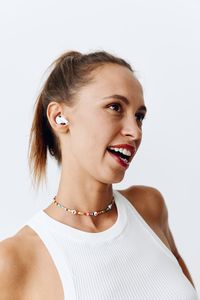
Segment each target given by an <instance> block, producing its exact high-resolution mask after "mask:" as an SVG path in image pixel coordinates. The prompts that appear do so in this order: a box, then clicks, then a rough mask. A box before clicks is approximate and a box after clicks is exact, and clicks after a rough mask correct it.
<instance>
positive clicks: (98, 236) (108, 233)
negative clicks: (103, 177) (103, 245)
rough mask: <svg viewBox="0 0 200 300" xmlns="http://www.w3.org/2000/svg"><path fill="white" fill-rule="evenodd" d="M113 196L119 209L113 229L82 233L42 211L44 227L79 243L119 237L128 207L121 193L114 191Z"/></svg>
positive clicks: (125, 220) (124, 223)
mask: <svg viewBox="0 0 200 300" xmlns="http://www.w3.org/2000/svg"><path fill="white" fill-rule="evenodd" d="M113 196H114V198H115V203H116V208H117V220H116V221H115V223H114V224H113V225H112V226H111V227H109V228H108V229H106V230H104V231H100V232H87V231H82V230H79V229H77V228H74V227H71V226H69V225H66V224H63V223H61V222H59V221H57V220H55V219H53V218H52V217H50V216H49V215H48V214H47V213H46V212H45V211H44V210H40V212H39V213H40V214H41V217H42V218H43V220H44V225H45V224H47V226H48V228H51V230H53V231H54V232H56V233H57V234H58V235H59V234H60V235H62V236H66V237H67V238H69V237H70V238H72V239H75V240H79V241H91V242H102V241H105V240H109V239H112V238H114V237H115V236H117V235H118V234H119V233H120V232H121V231H122V230H123V228H124V227H125V225H126V222H127V213H126V207H125V205H124V200H123V197H122V195H121V193H119V192H118V191H117V190H113Z"/></svg>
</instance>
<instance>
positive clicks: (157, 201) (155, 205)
mask: <svg viewBox="0 0 200 300" xmlns="http://www.w3.org/2000/svg"><path fill="white" fill-rule="evenodd" d="M148 189H149V192H150V194H151V196H150V200H151V201H150V202H151V203H150V206H151V214H152V218H154V219H155V222H156V223H157V225H158V226H159V227H160V228H161V231H162V232H163V234H164V235H165V237H166V239H167V241H168V243H169V246H170V249H171V251H172V253H173V254H174V256H175V257H176V258H177V259H178V258H179V257H180V254H179V251H178V249H177V246H176V244H175V241H174V238H173V235H172V232H171V229H170V227H169V221H168V219H169V218H168V209H167V206H166V203H165V199H164V197H163V195H162V194H161V192H160V191H159V190H157V189H156V188H153V187H148Z"/></svg>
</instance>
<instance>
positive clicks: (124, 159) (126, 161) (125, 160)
mask: <svg viewBox="0 0 200 300" xmlns="http://www.w3.org/2000/svg"><path fill="white" fill-rule="evenodd" d="M120 159H122V160H123V161H124V162H125V163H126V164H130V162H129V161H128V160H127V159H126V158H122V157H120Z"/></svg>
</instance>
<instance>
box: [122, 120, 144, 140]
mask: <svg viewBox="0 0 200 300" xmlns="http://www.w3.org/2000/svg"><path fill="white" fill-rule="evenodd" d="M121 132H122V135H126V136H130V137H131V138H132V139H133V140H136V141H137V140H141V139H142V124H140V123H139V121H137V120H136V119H135V118H133V117H130V118H126V120H124V123H123V128H122V131H121Z"/></svg>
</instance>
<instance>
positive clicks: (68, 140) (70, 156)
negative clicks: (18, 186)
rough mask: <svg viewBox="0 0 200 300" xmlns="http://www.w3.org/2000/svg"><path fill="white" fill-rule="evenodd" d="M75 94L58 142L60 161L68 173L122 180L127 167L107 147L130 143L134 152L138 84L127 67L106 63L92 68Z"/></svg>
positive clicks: (138, 119) (138, 120) (139, 121)
mask: <svg viewBox="0 0 200 300" xmlns="http://www.w3.org/2000/svg"><path fill="white" fill-rule="evenodd" d="M113 95H118V96H113ZM121 96H122V97H123V98H124V99H125V98H126V99H127V100H128V104H126V103H125V101H123V100H122V99H120V97H121ZM76 97H77V100H78V101H77V104H76V105H75V106H74V107H73V108H70V109H71V111H70V113H68V114H66V116H68V120H69V121H70V124H69V131H68V132H67V135H66V137H65V141H62V143H61V145H63V144H64V143H65V145H64V147H62V155H63V162H64V163H65V162H66V167H67V168H70V173H71V171H72V170H76V171H80V174H79V175H80V176H81V174H84V175H86V173H87V174H88V175H90V176H92V177H95V178H96V179H97V180H99V181H101V182H103V183H111V184H112V183H115V182H119V181H121V180H122V178H123V176H124V174H125V171H126V169H127V168H128V166H127V167H124V166H122V165H121V164H120V163H119V162H118V161H117V159H116V157H114V156H112V155H111V154H110V152H109V151H108V150H107V147H108V146H111V145H117V144H130V145H132V146H134V147H135V148H136V151H137V149H138V147H139V145H140V143H141V139H142V119H143V117H144V115H145V110H144V108H141V107H142V106H144V99H143V92H142V87H141V85H140V83H139V82H138V80H137V79H136V78H135V77H134V76H133V73H132V72H131V71H130V70H129V69H128V68H126V67H123V66H119V65H116V64H107V65H104V66H103V67H100V68H97V69H96V70H95V71H94V80H93V82H92V83H89V84H88V85H87V86H85V87H83V88H81V89H80V91H79V92H78V94H77V96H76ZM133 159H134V157H133ZM131 163H133V161H132V162H131ZM129 166H130V165H129Z"/></svg>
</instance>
